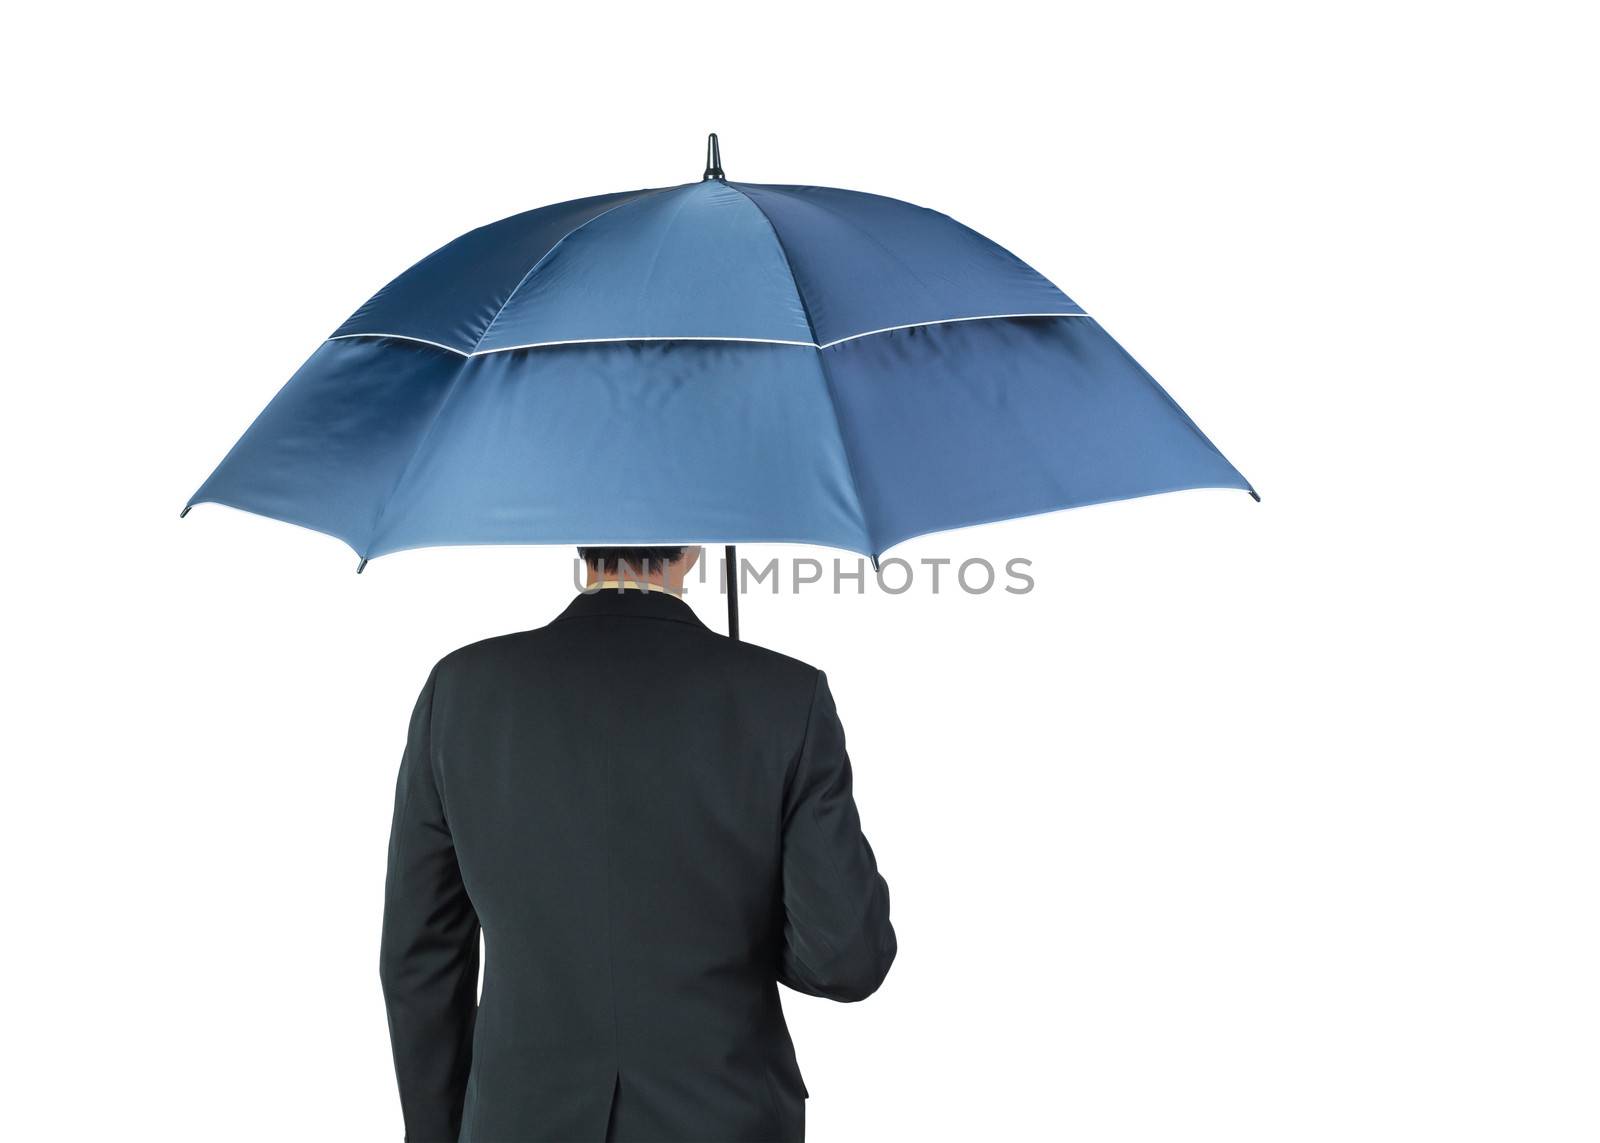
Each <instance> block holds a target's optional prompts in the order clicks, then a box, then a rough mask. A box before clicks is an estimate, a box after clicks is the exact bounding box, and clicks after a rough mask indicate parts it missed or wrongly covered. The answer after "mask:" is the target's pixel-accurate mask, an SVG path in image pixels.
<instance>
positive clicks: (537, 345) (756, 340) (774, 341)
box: [472, 336, 821, 357]
mask: <svg viewBox="0 0 1600 1143" xmlns="http://www.w3.org/2000/svg"><path fill="white" fill-rule="evenodd" d="M616 341H743V342H748V343H749V344H751V345H803V346H809V347H810V348H812V349H818V348H821V347H820V346H818V345H817V343H816V342H814V341H784V340H782V339H780V338H776V337H697V336H688V337H671V336H667V337H575V338H572V339H570V340H568V341H530V342H528V343H527V344H526V345H505V346H501V347H500V348H498V349H482V350H479V351H478V352H477V353H474V354H472V356H473V357H480V356H482V355H484V354H487V353H510V352H511V351H512V350H514V349H543V348H544V347H545V346H547V345H609V344H610V343H612V342H616Z"/></svg>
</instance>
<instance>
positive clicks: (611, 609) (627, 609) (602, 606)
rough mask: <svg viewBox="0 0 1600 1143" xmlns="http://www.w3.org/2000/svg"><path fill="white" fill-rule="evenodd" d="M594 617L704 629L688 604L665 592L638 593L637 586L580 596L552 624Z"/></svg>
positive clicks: (610, 588)
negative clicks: (662, 621)
mask: <svg viewBox="0 0 1600 1143" xmlns="http://www.w3.org/2000/svg"><path fill="white" fill-rule="evenodd" d="M595 615H621V616H624V617H628V618H633V619H665V620H667V621H669V622H672V623H691V624H693V625H695V626H696V627H701V628H704V627H705V624H703V623H701V622H700V617H699V616H697V615H696V614H695V613H694V611H693V610H692V609H691V608H690V607H689V605H688V604H687V603H685V602H684V601H683V600H681V599H679V598H678V597H677V596H675V595H672V594H670V593H668V592H664V591H640V590H639V589H638V588H636V587H629V588H612V587H605V588H601V589H599V590H598V591H594V592H591V593H589V594H586V595H585V594H580V595H579V596H578V597H577V598H576V599H574V600H573V601H572V602H571V603H569V604H567V609H566V610H565V611H563V612H562V613H561V614H560V615H558V616H556V618H555V622H557V623H560V622H562V621H563V620H566V619H587V618H589V617H591V616H595Z"/></svg>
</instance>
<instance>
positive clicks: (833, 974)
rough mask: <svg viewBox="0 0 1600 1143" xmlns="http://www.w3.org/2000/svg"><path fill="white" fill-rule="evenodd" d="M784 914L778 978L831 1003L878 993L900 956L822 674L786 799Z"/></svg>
mask: <svg viewBox="0 0 1600 1143" xmlns="http://www.w3.org/2000/svg"><path fill="white" fill-rule="evenodd" d="M783 908H784V933H783V963H782V966H781V968H780V970H779V975H778V979H779V980H780V981H782V982H783V983H784V984H787V985H788V986H789V987H790V988H793V989H796V990H798V991H800V992H807V993H810V994H811V995H813V996H825V997H827V998H828V999H830V1000H846V1001H848V1000H862V999H865V998H866V997H868V996H870V995H872V993H874V992H876V991H877V989H878V986H879V985H880V984H882V983H883V978H884V977H885V976H887V975H888V973H889V966H890V964H892V963H893V962H894V956H895V951H896V944H895V936H894V927H893V926H892V925H890V923H889V886H888V885H887V884H885V882H884V880H883V878H882V877H880V876H879V875H878V864H877V861H876V860H875V859H874V858H873V856H872V847H871V846H870V845H868V844H867V839H866V838H865V837H864V836H863V835H862V833H861V817H860V815H859V814H858V813H857V812H856V803H855V798H854V797H853V795H852V794H851V781H850V758H849V756H848V755H847V754H846V753H845V748H844V727H843V726H841V725H840V723H839V715H838V713H837V712H836V711H835V710H834V706H833V695H832V694H831V693H830V692H829V690H828V680H827V677H826V676H825V675H823V674H822V673H820V672H819V673H818V674H817V680H816V689H815V691H814V693H813V694H812V698H811V711H810V715H809V718H808V720H807V725H806V731H805V740H804V742H803V743H802V744H801V747H800V752H799V756H798V757H797V759H796V760H795V763H794V767H793V771H792V773H791V775H790V778H789V784H788V790H787V791H786V794H785V798H784V819H783Z"/></svg>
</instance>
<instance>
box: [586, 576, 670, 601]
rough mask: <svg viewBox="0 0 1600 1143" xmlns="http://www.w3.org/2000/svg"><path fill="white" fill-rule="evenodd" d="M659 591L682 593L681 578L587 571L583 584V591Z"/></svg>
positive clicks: (667, 593) (668, 593)
mask: <svg viewBox="0 0 1600 1143" xmlns="http://www.w3.org/2000/svg"><path fill="white" fill-rule="evenodd" d="M607 589H611V590H617V591H627V590H629V589H632V590H634V591H659V592H661V593H663V594H664V595H676V596H679V597H682V595H683V580H682V579H681V578H680V579H677V580H676V581H674V580H669V579H665V578H664V577H662V576H661V575H659V574H656V575H648V576H630V575H619V574H614V573H612V572H596V571H590V572H589V582H588V583H587V584H586V585H585V586H584V589H583V590H584V591H586V592H594V591H605V590H607Z"/></svg>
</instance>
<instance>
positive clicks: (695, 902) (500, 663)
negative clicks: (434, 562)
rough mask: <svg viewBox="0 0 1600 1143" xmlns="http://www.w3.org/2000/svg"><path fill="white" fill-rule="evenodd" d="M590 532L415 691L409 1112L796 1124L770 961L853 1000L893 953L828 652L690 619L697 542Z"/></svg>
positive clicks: (400, 887) (798, 1109)
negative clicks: (618, 538)
mask: <svg viewBox="0 0 1600 1143" xmlns="http://www.w3.org/2000/svg"><path fill="white" fill-rule="evenodd" d="M580 551H581V552H582V554H583V556H584V558H585V559H586V561H587V563H588V567H589V579H590V590H589V591H588V592H586V593H585V594H582V595H580V596H579V597H578V598H577V599H575V600H574V601H573V602H572V603H571V604H570V605H569V606H568V607H567V609H566V610H565V611H563V612H562V613H561V615H560V616H558V617H557V618H556V619H555V620H554V621H553V622H552V623H550V624H549V625H548V626H545V627H542V628H539V629H538V630H535V631H527V632H523V633H521V634H517V635H507V636H504V637H501V638H498V639H489V640H487V641H485V642H482V643H475V644H473V645H472V646H469V647H464V648H462V649H461V650H459V651H456V652H454V653H453V654H451V655H448V656H446V657H445V658H444V659H443V660H441V661H440V663H439V664H438V665H437V666H436V667H435V668H434V670H433V673H432V674H431V675H430V676H429V678H428V681H427V684H426V685H425V686H424V687H423V690H422V695H421V697H420V698H419V699H418V700H417V706H416V711H415V713H414V714H413V715H412V719H411V730H410V737H409V740H408V743H407V746H406V751H405V756H404V759H403V760H402V762H401V766H400V779H399V783H398V790H397V794H396V798H395V813H394V827H393V832H392V835H391V838H390V843H389V872H388V885H387V893H386V903H385V908H384V922H383V949H382V964H381V975H382V979H383V987H384V995H385V999H386V1001H387V1004H388V1008H389V1028H390V1035H391V1038H392V1040H393V1043H394V1055H395V1067H396V1072H397V1073H398V1078H399V1083H400V1102H401V1106H402V1109H403V1112H404V1116H405V1124H406V1138H407V1139H408V1140H409V1141H410V1143H442V1141H446V1140H448V1141H452V1143H454V1141H456V1140H458V1139H459V1140H460V1141H461V1143H468V1141H475V1143H516V1141H519V1140H567V1141H574V1143H576V1141H582V1140H595V1141H600V1140H618V1141H628V1140H696V1141H700V1143H710V1141H715V1140H729V1141H731V1140H762V1141H773V1140H799V1139H803V1137H804V1133H805V1103H804V1100H805V1099H806V1097H807V1092H806V1090H805V1085H804V1084H803V1083H802V1082H801V1079H800V1072H799V1069H798V1067H797V1066H796V1063H795V1057H794V1048H793V1046H792V1044H791V1043H790V1040H789V1033H788V1029H787V1027H786V1026H785V1024H784V1019H783V1009H782V1007H781V1006H780V1005H779V1002H778V990H777V984H778V982H782V983H784V984H787V985H788V986H789V987H790V988H794V989H797V990H798V991H801V992H806V993H810V994H811V995H813V996H825V997H828V998H830V999H833V1000H846V1001H848V1000H860V999H862V998H864V997H866V996H868V995H870V994H871V993H872V992H873V991H875V990H876V989H877V987H878V985H879V984H881V983H882V981H883V978H884V976H885V975H886V974H887V973H888V971H889V965H890V963H891V962H892V961H893V960H894V955H895V935H894V929H893V928H892V927H891V926H890V924H889V891H888V887H887V886H886V885H885V884H884V881H883V878H881V877H880V876H879V875H878V871H877V865H876V862H875V861H874V859H873V855H872V849H871V847H870V846H868V845H867V841H866V838H865V837H863V836H862V833H861V822H860V819H859V817H858V816H857V813H856V807H855V802H854V800H853V798H852V795H851V775H850V762H849V759H848V758H847V757H846V755H845V743H844V730H843V728H842V727H841V726H840V724H839V717H838V715H837V714H836V713H835V711H834V705H833V697H832V696H831V695H830V694H829V693H828V683H827V679H826V678H825V677H824V676H823V675H822V673H821V672H819V671H817V670H816V669H814V668H812V667H808V666H806V665H805V664H804V663H800V662H797V661H795V660H794V659H789V658H786V657H784V656H782V655H779V654H775V653H774V652H772V651H767V650H763V649H762V648H759V647H753V646H751V645H749V644H748V643H739V642H735V641H732V640H729V639H726V638H723V637H722V636H720V635H716V634H714V633H713V632H711V631H710V630H708V629H707V628H706V627H705V626H703V625H702V624H701V623H700V622H699V620H698V619H696V618H695V615H694V613H693V612H692V611H691V610H690V609H689V606H688V605H687V604H686V603H684V602H683V600H682V599H681V598H679V597H680V595H681V593H682V590H683V580H684V576H685V574H686V573H687V572H688V571H689V569H690V568H691V567H692V566H693V564H694V562H695V559H696V558H697V556H698V555H699V551H698V549H685V548H665V549H660V548H656V549H648V548H585V549H580ZM480 928H481V932H482V934H483V944H484V948H485V949H486V954H487V956H486V964H485V970H484V976H483V996H482V1000H481V1002H480V1001H479V999H478V997H477V988H478V947H479V932H480Z"/></svg>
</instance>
